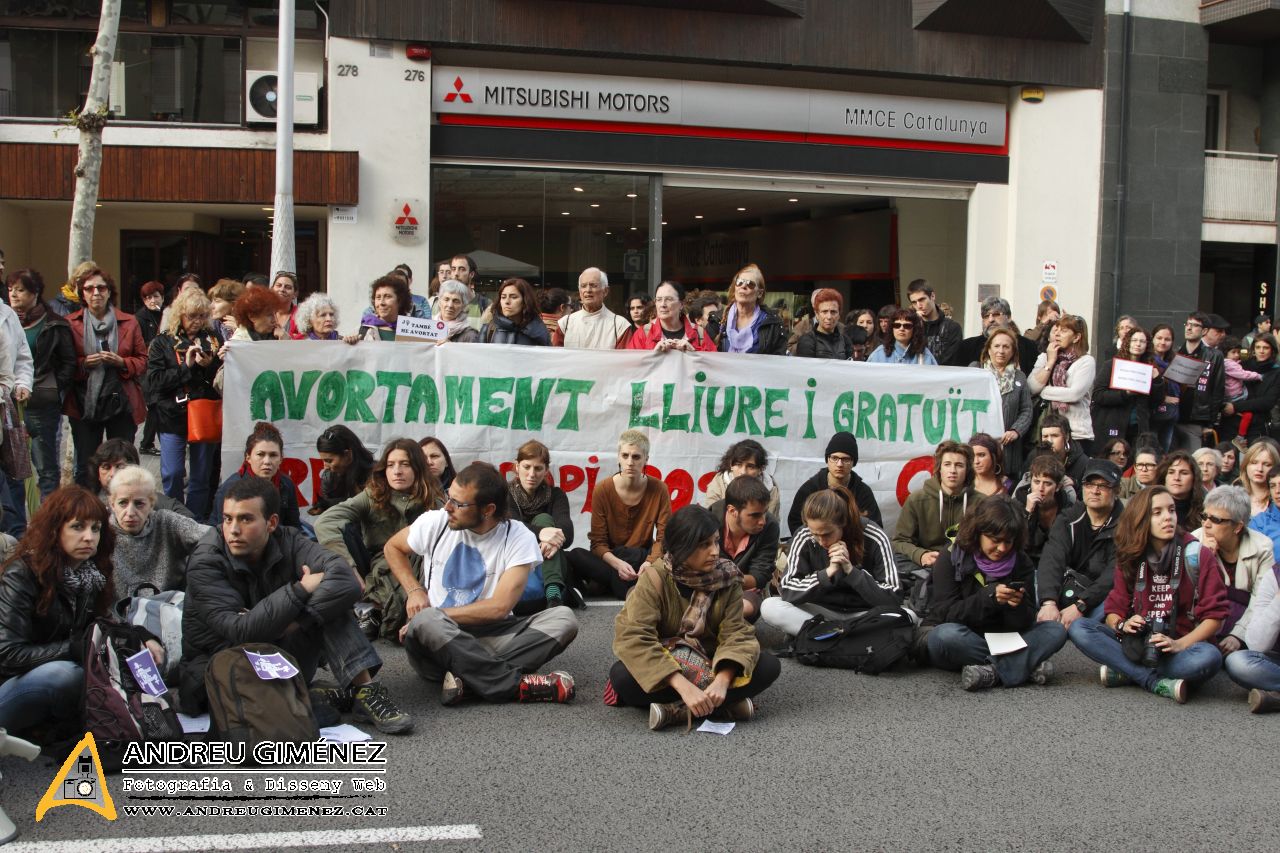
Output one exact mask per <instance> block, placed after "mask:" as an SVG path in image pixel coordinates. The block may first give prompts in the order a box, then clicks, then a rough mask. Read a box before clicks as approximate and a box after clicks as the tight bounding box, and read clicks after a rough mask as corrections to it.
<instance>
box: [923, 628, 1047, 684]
mask: <svg viewBox="0 0 1280 853" xmlns="http://www.w3.org/2000/svg"><path fill="white" fill-rule="evenodd" d="M1021 636H1022V639H1023V640H1024V641H1025V642H1026V644H1027V647H1026V648H1025V649H1019V650H1018V651H1016V652H1010V653H1009V654H1007V655H1000V656H998V657H992V655H991V652H990V650H989V649H988V648H987V641H986V639H985V638H984V637H983V636H982V635H981V634H979V633H978V632H977V631H972V630H970V629H969V628H967V627H966V626H964V625H961V624H960V623H959V622H947V623H945V624H943V625H939V626H937V627H936V628H934V629H933V630H932V631H930V632H929V660H930V661H931V662H932V663H933V665H934V666H936V667H937V668H938V669H950V670H953V671H954V670H959V669H960V668H962V667H965V666H970V665H978V664H991V665H992V666H994V667H995V668H996V674H997V675H999V676H1000V683H1001V684H1003V685H1004V686H1005V687H1017V686H1018V685H1019V684H1023V683H1024V682H1026V680H1027V679H1028V678H1030V677H1031V670H1033V669H1035V668H1036V667H1037V666H1039V665H1040V664H1041V663H1043V662H1044V661H1046V660H1048V659H1049V658H1051V657H1053V655H1054V654H1056V653H1057V651H1058V650H1059V649H1061V648H1062V647H1063V646H1065V645H1066V644H1067V629H1066V628H1063V627H1062V625H1061V624H1060V623H1058V622H1037V623H1036V625H1035V627H1034V628H1031V629H1030V630H1028V631H1023V632H1022V635H1021Z"/></svg>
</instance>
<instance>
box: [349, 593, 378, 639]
mask: <svg viewBox="0 0 1280 853" xmlns="http://www.w3.org/2000/svg"><path fill="white" fill-rule="evenodd" d="M355 611H356V624H357V625H359V626H360V630H361V632H363V634H364V635H365V636H366V637H368V638H369V639H370V640H376V639H378V634H379V633H380V632H381V630H382V611H381V610H379V609H378V607H377V606H376V605H374V604H371V603H370V602H368V601H361V602H358V603H357V604H356V607H355Z"/></svg>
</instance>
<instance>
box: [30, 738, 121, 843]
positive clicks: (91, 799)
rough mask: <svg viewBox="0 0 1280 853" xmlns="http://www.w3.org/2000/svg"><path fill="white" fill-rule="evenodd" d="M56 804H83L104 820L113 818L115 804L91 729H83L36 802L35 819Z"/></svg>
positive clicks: (38, 818)
mask: <svg viewBox="0 0 1280 853" xmlns="http://www.w3.org/2000/svg"><path fill="white" fill-rule="evenodd" d="M56 806H84V807H85V808H86V809H92V810H93V811H95V812H97V813H98V814H100V815H102V816H103V817H105V818H106V819H107V820H115V819H116V804H115V803H114V802H112V800H111V792H110V791H109V790H107V779H106V776H104V775H103V773H102V759H100V758H98V744H97V743H95V742H94V740H93V732H86V733H85V736H84V737H83V738H81V739H80V742H79V743H78V744H76V745H75V748H74V749H72V750H71V754H70V755H68V756H67V760H66V761H64V762H62V769H61V770H59V771H58V775H57V776H55V777H53V782H52V783H51V784H50V785H49V790H47V791H45V792H44V796H43V797H41V798H40V804H39V805H37V806H36V822H37V823H39V822H40V819H41V818H43V817H44V813H45V812H47V811H48V810H49V809H51V808H54V807H56Z"/></svg>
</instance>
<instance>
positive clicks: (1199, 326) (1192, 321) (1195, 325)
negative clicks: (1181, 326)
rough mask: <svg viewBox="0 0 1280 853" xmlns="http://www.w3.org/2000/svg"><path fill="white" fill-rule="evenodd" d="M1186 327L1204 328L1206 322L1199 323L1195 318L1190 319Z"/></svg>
mask: <svg viewBox="0 0 1280 853" xmlns="http://www.w3.org/2000/svg"><path fill="white" fill-rule="evenodd" d="M1186 328H1188V329H1203V328H1204V323H1197V322H1195V321H1194V320H1188V321H1187V322H1186Z"/></svg>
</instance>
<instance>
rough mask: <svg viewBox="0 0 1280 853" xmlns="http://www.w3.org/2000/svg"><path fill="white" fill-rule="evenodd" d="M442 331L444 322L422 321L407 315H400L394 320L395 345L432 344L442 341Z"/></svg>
mask: <svg viewBox="0 0 1280 853" xmlns="http://www.w3.org/2000/svg"><path fill="white" fill-rule="evenodd" d="M444 330H445V324H444V320H440V319H431V320H423V319H422V318H421V317H410V316H409V315H408V314H402V315H401V316H400V318H399V319H398V320H396V343H403V342H405V341H408V342H411V343H428V344H433V343H435V342H436V341H442V340H444V338H445V334H444Z"/></svg>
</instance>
